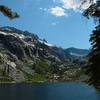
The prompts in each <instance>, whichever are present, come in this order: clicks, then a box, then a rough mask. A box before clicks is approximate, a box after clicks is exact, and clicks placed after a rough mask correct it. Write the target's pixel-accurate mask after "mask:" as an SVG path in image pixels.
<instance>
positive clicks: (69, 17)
mask: <svg viewBox="0 0 100 100" xmlns="http://www.w3.org/2000/svg"><path fill="white" fill-rule="evenodd" d="M80 3H81V2H80V1H79V0H0V4H1V5H2V4H4V5H6V6H8V7H11V8H12V9H13V10H14V11H16V12H17V13H18V14H19V15H20V18H18V19H15V20H12V21H11V20H9V19H8V18H6V17H4V15H2V14H1V13H0V26H12V27H15V28H18V29H21V30H27V31H29V32H32V33H35V34H37V35H38V36H39V37H40V38H41V39H43V38H45V39H46V40H47V41H48V42H49V43H51V44H54V45H57V46H59V47H63V48H68V47H76V48H84V49H88V48H90V43H89V36H90V34H91V32H92V30H93V29H94V23H93V20H92V19H90V20H88V19H86V18H85V17H83V16H82V11H83V10H84V9H86V8H87V7H88V6H89V2H87V3H85V4H84V5H83V6H82V7H81V9H79V7H80Z"/></svg>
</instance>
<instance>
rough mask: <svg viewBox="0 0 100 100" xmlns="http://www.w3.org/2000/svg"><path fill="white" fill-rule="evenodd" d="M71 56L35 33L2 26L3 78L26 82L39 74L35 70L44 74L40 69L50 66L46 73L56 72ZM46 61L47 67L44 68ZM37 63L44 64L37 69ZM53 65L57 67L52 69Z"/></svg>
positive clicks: (0, 59) (0, 67) (0, 58)
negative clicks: (29, 77) (28, 78)
mask: <svg viewBox="0 0 100 100" xmlns="http://www.w3.org/2000/svg"><path fill="white" fill-rule="evenodd" d="M70 57H71V55H70V53H69V52H65V50H64V49H62V48H58V47H56V46H54V45H51V44H48V43H47V42H46V41H45V40H41V39H40V38H39V37H38V36H37V35H36V34H33V33H29V32H27V31H21V30H18V29H16V28H13V27H1V28H0V72H2V73H1V76H2V77H3V76H5V77H6V78H8V77H9V78H10V79H11V80H13V81H15V82H25V81H27V77H28V76H31V77H32V76H33V75H34V74H36V73H38V72H36V70H39V71H40V73H39V74H41V72H42V71H41V70H43V71H44V70H45V69H46V68H47V66H49V67H48V68H47V69H48V70H45V72H44V74H47V72H48V73H49V74H55V73H57V71H58V72H59V70H60V69H63V68H64V65H65V63H68V61H69V58H70ZM37 63H38V65H37ZM41 63H42V65H41ZM43 64H44V66H45V67H46V68H45V69H43V67H44V66H43ZM36 66H37V67H36ZM38 66H43V67H42V68H41V67H40V68H38ZM50 66H56V68H55V67H53V68H52V69H51V67H50ZM61 66H62V67H61ZM65 66H66V65H65ZM37 68H38V69H37ZM54 68H55V70H54ZM50 70H51V71H50ZM54 71H56V72H54ZM2 77H1V79H2ZM5 77H4V78H5ZM4 78H3V80H4ZM9 78H8V80H9Z"/></svg>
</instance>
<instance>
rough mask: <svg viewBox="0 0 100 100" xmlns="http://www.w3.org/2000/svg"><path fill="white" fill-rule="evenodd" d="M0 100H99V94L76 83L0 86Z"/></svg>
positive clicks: (88, 87)
mask: <svg viewBox="0 0 100 100" xmlns="http://www.w3.org/2000/svg"><path fill="white" fill-rule="evenodd" d="M0 100H100V93H99V92H97V91H96V90H95V89H94V88H92V87H90V86H87V85H85V84H78V83H57V84H56V83H55V84H0Z"/></svg>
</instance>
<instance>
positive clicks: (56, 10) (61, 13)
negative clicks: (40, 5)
mask: <svg viewBox="0 0 100 100" xmlns="http://www.w3.org/2000/svg"><path fill="white" fill-rule="evenodd" d="M49 12H50V13H51V14H53V15H55V16H67V14H66V13H65V9H63V8H61V7H59V6H56V7H54V8H50V9H49Z"/></svg>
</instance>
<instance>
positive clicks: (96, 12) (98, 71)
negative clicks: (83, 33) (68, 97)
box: [83, 1, 100, 90]
mask: <svg viewBox="0 0 100 100" xmlns="http://www.w3.org/2000/svg"><path fill="white" fill-rule="evenodd" d="M83 15H84V16H86V17H87V18H89V17H93V18H94V20H95V21H96V25H97V26H96V28H95V30H94V31H93V32H92V34H91V37H90V42H91V45H92V48H91V52H90V54H89V60H88V65H87V73H88V75H89V76H90V78H89V83H90V84H92V85H93V86H94V87H95V88H97V89H99V90H100V1H97V2H96V3H94V4H91V6H90V7H89V8H88V9H86V10H85V11H84V13H83Z"/></svg>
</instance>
